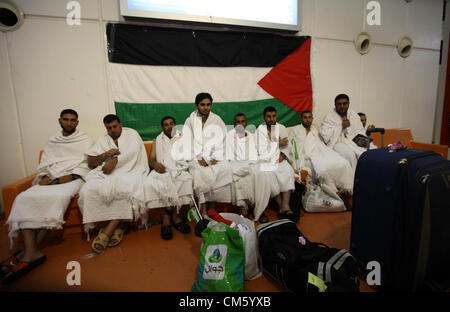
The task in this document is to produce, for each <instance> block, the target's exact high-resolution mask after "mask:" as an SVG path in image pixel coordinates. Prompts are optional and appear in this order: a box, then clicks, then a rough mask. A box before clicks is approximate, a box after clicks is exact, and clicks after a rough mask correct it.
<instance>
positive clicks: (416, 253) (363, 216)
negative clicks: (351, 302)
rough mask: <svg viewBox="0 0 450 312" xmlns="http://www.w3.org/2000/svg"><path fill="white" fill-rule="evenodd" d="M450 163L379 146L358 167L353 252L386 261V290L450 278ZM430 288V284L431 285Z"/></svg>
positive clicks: (383, 265) (366, 258) (416, 287)
mask: <svg viewBox="0 0 450 312" xmlns="http://www.w3.org/2000/svg"><path fill="white" fill-rule="evenodd" d="M448 220H450V162H449V161H448V160H446V159H444V158H443V157H442V156H440V155H439V154H437V153H434V152H431V151H421V150H414V149H406V150H403V151H397V152H390V151H389V149H388V148H380V149H375V150H369V151H366V152H364V153H363V154H362V155H361V156H360V158H359V160H358V164H357V167H356V173H355V182H354V189H353V211H352V225H351V239H350V252H351V253H352V255H353V256H354V257H355V258H356V259H357V261H358V264H359V265H360V266H361V267H362V268H363V269H367V268H366V265H367V264H368V263H369V262H371V261H377V262H378V263H379V264H380V266H381V272H380V273H381V274H380V275H381V285H380V288H381V289H382V290H390V291H421V290H425V289H426V287H427V285H441V287H442V289H445V288H446V287H448V284H447V283H448V281H449V280H450V266H449V264H450V226H449V225H448V222H449V221H448ZM430 288H431V287H430Z"/></svg>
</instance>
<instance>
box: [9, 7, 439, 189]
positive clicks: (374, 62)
mask: <svg viewBox="0 0 450 312" xmlns="http://www.w3.org/2000/svg"><path fill="white" fill-rule="evenodd" d="M15 2H16V3H17V4H18V5H19V6H21V7H22V9H23V11H24V12H25V15H26V18H25V21H24V24H23V25H22V26H21V27H20V28H19V29H18V30H16V31H13V32H9V33H0V68H1V70H0V103H1V104H0V127H1V128H0V135H1V142H2V149H0V163H1V174H0V187H2V186H4V185H6V184H9V183H11V182H13V181H15V180H17V179H19V178H22V177H24V176H26V175H29V174H32V173H34V172H35V171H36V165H37V161H38V152H39V150H40V149H42V147H43V145H44V143H45V141H46V140H47V139H48V138H49V137H50V136H51V135H52V134H54V133H55V132H56V131H57V130H58V128H59V125H58V123H57V118H58V113H59V112H60V111H61V110H62V109H64V108H74V109H76V110H77V111H78V113H79V114H80V116H79V119H80V125H79V128H80V129H81V130H84V131H86V132H87V133H89V134H90V135H91V137H92V138H93V139H97V138H98V137H99V136H100V135H102V134H103V133H104V129H103V126H102V124H101V119H102V117H103V116H104V115H105V114H107V113H109V112H113V110H114V107H113V104H112V101H111V97H110V90H109V85H108V81H107V66H106V65H107V54H106V39H105V26H106V23H107V22H109V21H119V8H118V0H78V2H79V3H80V4H81V18H82V19H81V25H80V26H68V25H67V23H66V15H67V13H68V12H69V11H68V10H67V9H66V4H67V3H68V2H69V1H68V0H67V1H65V0H15ZM367 2H368V0H302V12H303V16H302V19H303V29H302V31H301V32H300V34H301V35H311V36H312V37H313V46H312V49H313V50H312V64H311V66H312V75H313V88H314V100H315V104H314V113H315V119H316V123H317V124H319V125H320V121H321V119H322V118H323V117H324V116H325V114H326V113H327V112H328V111H329V110H331V109H332V107H333V99H334V97H335V96H336V94H338V93H341V92H344V93H347V94H348V95H349V96H350V100H351V108H353V109H354V110H357V111H364V112H366V113H367V114H368V120H369V122H371V123H375V124H376V125H379V126H383V127H387V128H390V127H409V128H411V129H412V131H413V135H414V138H415V139H416V140H418V141H423V142H431V139H432V132H433V125H434V108H435V105H436V94H437V92H436V90H437V85H438V83H437V81H438V72H439V65H438V58H439V44H440V40H441V18H442V1H441V0H413V1H412V2H411V3H406V2H405V1H404V0H379V2H380V4H381V10H382V11H381V23H382V25H381V26H368V25H367V24H366V23H365V17H366V15H367V13H368V12H367V11H366V9H365V7H366V3H367ZM361 31H366V32H368V33H370V34H371V35H372V38H373V41H374V44H373V46H372V50H371V51H370V53H369V54H366V55H364V56H361V55H360V54H358V53H357V52H356V50H355V48H354V45H353V40H354V38H355V37H356V35H357V34H358V33H360V32H361ZM404 35H408V36H410V37H411V38H412V39H413V41H414V44H415V46H416V49H415V50H414V51H413V53H412V55H411V57H409V58H408V59H402V58H400V57H399V56H398V55H397V52H396V50H395V45H396V43H397V40H398V39H399V38H400V37H401V36H404Z"/></svg>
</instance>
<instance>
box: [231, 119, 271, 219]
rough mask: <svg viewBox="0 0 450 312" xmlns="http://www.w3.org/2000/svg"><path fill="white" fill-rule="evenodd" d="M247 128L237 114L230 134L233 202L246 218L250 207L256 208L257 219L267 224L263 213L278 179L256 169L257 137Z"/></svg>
mask: <svg viewBox="0 0 450 312" xmlns="http://www.w3.org/2000/svg"><path fill="white" fill-rule="evenodd" d="M247 125H248V122H247V117H246V116H245V114H242V113H239V114H236V116H234V126H235V127H234V129H232V130H230V131H228V133H227V142H226V146H227V159H228V160H229V161H230V165H231V169H232V171H233V184H232V203H233V204H234V205H237V206H238V207H240V213H241V214H242V215H243V216H247V213H248V207H249V206H254V216H255V220H259V222H261V223H265V222H268V219H267V216H266V215H265V214H264V210H265V209H266V207H267V205H268V204H269V200H270V195H271V186H272V183H273V182H274V181H275V180H276V179H275V177H274V176H273V173H272V172H269V171H262V170H260V168H259V167H258V166H257V164H258V152H257V150H256V141H255V137H254V135H253V134H252V133H250V132H249V131H247V130H246V127H247ZM276 195H278V194H276Z"/></svg>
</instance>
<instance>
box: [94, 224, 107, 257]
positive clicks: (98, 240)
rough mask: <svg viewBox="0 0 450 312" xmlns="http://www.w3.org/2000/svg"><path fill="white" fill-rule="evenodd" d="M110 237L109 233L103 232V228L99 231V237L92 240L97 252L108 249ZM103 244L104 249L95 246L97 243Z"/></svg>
mask: <svg viewBox="0 0 450 312" xmlns="http://www.w3.org/2000/svg"><path fill="white" fill-rule="evenodd" d="M109 240H110V237H108V235H106V234H105V233H104V232H103V229H101V230H100V231H99V232H98V235H97V237H96V238H95V239H94V241H93V242H92V249H94V251H95V252H102V251H104V250H105V249H106V247H108V243H109ZM97 244H98V245H101V246H102V247H103V249H102V250H99V249H98V248H96V247H95V245H97Z"/></svg>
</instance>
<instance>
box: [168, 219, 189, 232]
mask: <svg viewBox="0 0 450 312" xmlns="http://www.w3.org/2000/svg"><path fill="white" fill-rule="evenodd" d="M172 225H173V227H174V228H175V229H176V230H177V231H179V232H181V233H183V234H187V233H189V232H190V231H191V227H190V226H189V224H186V222H184V221H180V222H178V223H175V222H173V221H172Z"/></svg>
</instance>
